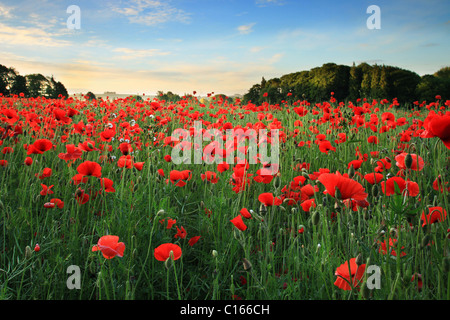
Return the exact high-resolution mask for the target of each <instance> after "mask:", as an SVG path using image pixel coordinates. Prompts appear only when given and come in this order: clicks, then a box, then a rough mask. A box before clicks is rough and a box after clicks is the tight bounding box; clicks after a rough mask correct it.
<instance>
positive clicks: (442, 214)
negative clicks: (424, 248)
mask: <svg viewBox="0 0 450 320" xmlns="http://www.w3.org/2000/svg"><path fill="white" fill-rule="evenodd" d="M446 218H447V211H446V210H445V209H444V208H442V207H430V208H428V214H427V215H426V216H425V212H422V217H421V220H422V221H423V223H422V227H425V226H426V225H427V224H433V223H435V222H441V221H443V220H445V219H446Z"/></svg>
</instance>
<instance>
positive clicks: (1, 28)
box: [0, 23, 70, 47]
mask: <svg viewBox="0 0 450 320" xmlns="http://www.w3.org/2000/svg"><path fill="white" fill-rule="evenodd" d="M61 35H62V34H61V33H55V32H48V31H44V30H42V29H39V28H26V27H22V26H20V27H12V26H8V25H6V24H3V23H0V43H3V44H8V45H23V46H39V47H64V46H68V45H70V42H69V41H67V40H61V39H59V38H58V37H60V36H61Z"/></svg>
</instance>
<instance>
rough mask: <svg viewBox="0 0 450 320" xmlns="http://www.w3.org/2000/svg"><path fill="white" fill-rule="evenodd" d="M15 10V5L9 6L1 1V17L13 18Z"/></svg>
mask: <svg viewBox="0 0 450 320" xmlns="http://www.w3.org/2000/svg"><path fill="white" fill-rule="evenodd" d="M13 10H14V8H13V7H8V6H5V5H3V4H1V3H0V17H1V18H3V19H11V18H13V17H14V15H13V14H12V11H13Z"/></svg>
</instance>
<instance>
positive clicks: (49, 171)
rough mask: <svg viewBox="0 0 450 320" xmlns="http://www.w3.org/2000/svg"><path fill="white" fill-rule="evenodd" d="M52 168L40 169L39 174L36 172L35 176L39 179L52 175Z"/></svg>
mask: <svg viewBox="0 0 450 320" xmlns="http://www.w3.org/2000/svg"><path fill="white" fill-rule="evenodd" d="M52 173H53V171H52V169H51V168H44V170H42V172H41V173H40V174H37V173H36V177H38V178H39V179H40V180H42V179H44V178H48V177H51V176H52Z"/></svg>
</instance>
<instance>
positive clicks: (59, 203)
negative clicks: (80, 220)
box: [50, 198, 64, 209]
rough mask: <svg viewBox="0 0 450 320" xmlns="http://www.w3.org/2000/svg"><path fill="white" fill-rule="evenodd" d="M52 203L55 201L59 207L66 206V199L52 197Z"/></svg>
mask: <svg viewBox="0 0 450 320" xmlns="http://www.w3.org/2000/svg"><path fill="white" fill-rule="evenodd" d="M50 203H54V204H55V205H57V206H58V208H59V209H62V208H64V201H62V200H61V199H57V198H55V199H51V200H50Z"/></svg>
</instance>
